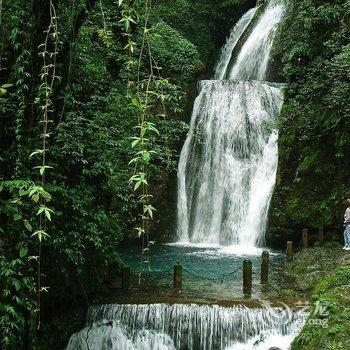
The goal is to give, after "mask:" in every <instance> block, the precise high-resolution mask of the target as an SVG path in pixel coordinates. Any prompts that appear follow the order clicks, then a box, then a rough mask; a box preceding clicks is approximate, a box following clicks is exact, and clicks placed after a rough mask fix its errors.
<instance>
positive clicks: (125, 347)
mask: <svg viewBox="0 0 350 350" xmlns="http://www.w3.org/2000/svg"><path fill="white" fill-rule="evenodd" d="M304 322H305V316H303V315H301V314H300V313H298V312H295V311H292V310H291V309H289V308H283V309H282V311H281V310H280V309H274V308H267V309H266V308H256V309H248V308H245V307H243V306H236V307H230V308H224V307H220V306H217V305H213V306H210V305H202V306H199V305H195V304H192V305H180V304H174V305H168V304H151V305H102V306H95V307H93V308H92V309H91V310H90V315H89V318H88V321H87V325H86V327H85V328H84V329H83V330H81V331H80V332H78V333H76V334H74V335H72V337H71V339H70V341H69V344H68V346H67V348H66V350H77V349H79V350H89V349H91V350H92V349H93V350H107V349H111V350H175V349H188V350H192V349H202V350H212V349H223V350H224V349H226V350H231V349H235V350H238V349H240V350H243V349H244V350H248V349H249V350H266V349H268V348H270V347H272V346H278V348H279V349H281V350H287V349H288V348H289V345H290V343H291V341H292V339H293V338H294V337H295V336H296V335H297V334H298V332H299V331H300V329H301V327H302V326H303V324H304Z"/></svg>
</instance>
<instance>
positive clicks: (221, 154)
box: [177, 1, 284, 247]
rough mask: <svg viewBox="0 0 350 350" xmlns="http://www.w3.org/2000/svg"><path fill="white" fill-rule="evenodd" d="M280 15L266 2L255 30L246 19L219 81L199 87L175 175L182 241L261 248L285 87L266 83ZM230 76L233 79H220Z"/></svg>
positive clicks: (225, 55)
mask: <svg viewBox="0 0 350 350" xmlns="http://www.w3.org/2000/svg"><path fill="white" fill-rule="evenodd" d="M283 11H284V7H283V5H281V4H280V3H278V2H276V1H273V2H271V3H269V4H268V5H267V7H266V9H265V10H264V12H263V13H262V14H261V15H260V17H259V18H258V19H257V21H256V24H255V26H254V28H252V29H251V28H249V24H250V23H252V21H253V20H254V14H255V13H257V11H256V10H255V9H253V10H250V11H249V12H248V13H246V14H245V15H244V16H243V17H242V19H241V20H240V21H239V22H238V23H237V25H236V26H235V27H234V28H233V30H232V31H231V34H230V36H229V39H228V40H227V43H226V45H225V47H224V49H223V50H222V55H221V59H220V61H219V63H218V65H217V67H216V70H215V78H216V79H221V80H212V81H202V82H201V83H200V93H199V96H198V97H197V99H196V101H195V104H194V108H193V113H192V118H191V123H190V131H189V133H188V135H187V138H186V141H185V144H184V146H183V149H182V151H181V155H180V161H179V168H178V204H177V211H178V225H177V235H178V240H179V241H180V242H191V243H198V244H221V245H225V246H229V245H239V246H242V247H243V246H245V247H254V246H256V245H260V244H262V243H263V240H264V234H265V227H266V220H267V213H268V208H269V203H270V199H271V196H272V191H273V187H274V184H275V179H276V171H277V161H278V150H277V139H278V133H277V131H276V130H273V123H274V121H275V120H276V117H277V115H278V114H279V112H280V110H281V107H282V103H283V96H282V92H281V86H280V85H278V84H273V83H267V82H263V81H264V80H266V75H267V68H268V61H269V55H270V51H271V47H272V43H273V39H274V36H275V32H276V28H277V25H278V23H279V22H280V21H281V19H282V15H283ZM247 30H248V31H249V30H250V31H251V32H250V34H249V35H248V34H247V39H246V40H245V42H244V43H241V44H242V48H241V49H240V51H239V53H238V55H237V58H236V60H235V61H234V60H233V57H231V56H232V53H233V52H234V51H235V47H236V45H238V44H239V43H240V38H242V36H243V35H245V31H247ZM230 61H232V62H233V63H230ZM227 76H228V77H229V78H230V79H231V80H222V79H223V78H224V77H227ZM248 80H249V81H248Z"/></svg>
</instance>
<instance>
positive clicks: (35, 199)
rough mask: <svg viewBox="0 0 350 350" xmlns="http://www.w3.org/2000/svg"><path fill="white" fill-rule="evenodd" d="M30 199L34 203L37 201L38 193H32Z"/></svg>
mask: <svg viewBox="0 0 350 350" xmlns="http://www.w3.org/2000/svg"><path fill="white" fill-rule="evenodd" d="M32 200H33V201H34V202H35V203H38V201H39V194H38V193H35V194H33V195H32Z"/></svg>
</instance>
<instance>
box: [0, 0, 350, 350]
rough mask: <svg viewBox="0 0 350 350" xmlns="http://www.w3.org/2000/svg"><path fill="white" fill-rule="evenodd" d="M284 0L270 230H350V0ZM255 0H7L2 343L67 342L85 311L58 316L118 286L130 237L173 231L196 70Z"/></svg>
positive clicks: (1, 2)
mask: <svg viewBox="0 0 350 350" xmlns="http://www.w3.org/2000/svg"><path fill="white" fill-rule="evenodd" d="M286 1H288V2H289V5H290V6H289V10H288V13H287V15H286V19H285V21H284V24H283V28H282V29H281V30H280V33H279V36H278V40H277V42H276V44H275V48H274V54H273V60H274V61H275V62H280V64H277V63H276V67H277V72H276V74H277V75H278V76H279V77H280V80H281V81H284V82H286V83H287V86H286V102H285V105H284V108H283V111H282V115H281V118H280V121H279V128H280V134H281V138H280V164H279V174H278V183H277V190H276V193H275V196H274V199H273V203H272V211H271V213H270V228H269V230H270V233H271V235H272V236H273V237H274V238H276V237H283V242H284V241H285V238H284V237H286V236H288V237H294V236H295V237H297V236H296V235H297V232H299V231H300V228H301V227H304V226H308V227H310V228H315V229H316V228H318V227H321V226H322V227H326V228H327V229H329V230H330V231H332V230H335V229H339V226H338V225H339V223H341V218H340V216H341V214H342V208H341V198H342V197H343V196H350V187H349V185H350V180H349V175H350V170H349V169H350V157H349V152H350V146H349V145H350V133H349V130H350V125H349V118H348V117H349V112H350V110H349V108H350V107H349V106H350V104H349V96H350V85H349V80H350V43H349V38H350V1H349V0H332V1H331V0H286ZM254 5H255V1H250V0H248V1H245V0H174V1H169V0H157V1H156V0H154V1H151V0H99V1H97V0H33V1H21V0H12V1H9V0H0V28H1V32H0V121H1V122H0V293H1V294H0V330H1V331H0V343H1V344H2V345H3V347H4V348H5V349H22V348H23V349H36V348H42V349H54V348H60V347H62V346H64V345H65V344H66V341H67V338H68V336H69V335H70V334H71V333H72V327H74V323H75V322H76V320H75V319H73V320H71V321H70V322H71V323H72V324H73V325H63V323H61V322H58V321H57V320H56V316H57V315H58V316H59V315H60V313H64V316H67V315H66V314H65V313H66V309H67V305H70V306H71V309H73V308H74V307H75V305H79V303H81V302H82V300H83V302H84V303H86V304H88V303H89V301H90V300H91V298H93V297H94V296H96V295H98V293H100V292H101V291H102V290H104V289H106V288H108V281H109V280H110V279H111V278H112V277H113V275H115V274H118V270H119V267H120V266H121V264H122V261H121V259H120V257H119V255H118V248H117V245H118V244H119V243H120V242H121V241H123V240H124V241H129V240H133V239H138V240H141V242H142V244H143V249H144V250H143V251H144V252H145V254H147V249H148V248H149V246H150V244H151V243H152V241H153V240H159V239H169V238H170V237H171V235H172V233H173V228H174V220H175V218H174V212H175V210H174V208H175V205H176V204H175V200H174V198H175V196H176V188H175V178H176V166H177V159H178V155H179V150H180V147H181V144H182V141H183V139H184V136H185V135H186V132H187V130H188V126H187V124H186V123H187V121H188V119H189V114H190V110H191V104H192V102H193V98H194V96H195V94H196V82H197V80H198V79H200V78H205V77H209V76H210V75H211V73H212V68H213V64H214V62H215V59H216V58H217V55H218V53H219V49H220V47H221V46H222V44H223V43H224V41H225V36H226V35H227V34H228V32H229V30H230V28H231V27H232V25H233V24H234V23H235V22H236V21H237V19H238V18H239V17H240V16H241V15H242V13H244V11H246V10H247V9H248V8H250V7H252V6H254ZM298 237H299V236H298ZM145 260H147V259H145ZM58 316H57V317H58ZM67 317H68V316H67ZM78 322H79V321H78ZM63 327H67V329H63ZM70 327H71V328H70ZM48 335H49V336H50V339H48Z"/></svg>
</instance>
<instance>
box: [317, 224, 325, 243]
mask: <svg viewBox="0 0 350 350" xmlns="http://www.w3.org/2000/svg"><path fill="white" fill-rule="evenodd" d="M318 243H319V245H320V246H322V245H323V243H324V231H323V228H320V230H319V231H318Z"/></svg>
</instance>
